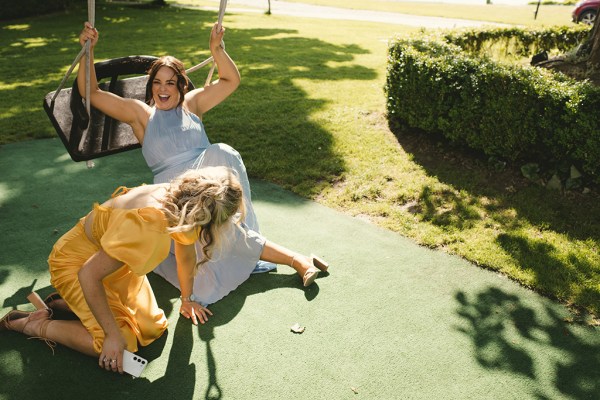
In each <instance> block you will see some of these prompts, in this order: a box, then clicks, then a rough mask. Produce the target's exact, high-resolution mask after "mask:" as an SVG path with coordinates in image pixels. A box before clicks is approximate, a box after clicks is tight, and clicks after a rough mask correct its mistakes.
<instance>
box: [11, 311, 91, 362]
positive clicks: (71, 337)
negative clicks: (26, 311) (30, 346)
mask: <svg viewBox="0 0 600 400" xmlns="http://www.w3.org/2000/svg"><path fill="white" fill-rule="evenodd" d="M11 326H12V329H13V330H15V331H17V332H23V334H25V335H27V336H31V337H39V338H42V339H48V340H51V341H53V342H56V343H60V344H62V345H63V346H67V347H70V348H71V349H73V350H76V351H79V352H80V353H83V354H86V355H88V356H94V357H95V356H97V355H98V354H97V353H96V352H95V351H94V341H93V338H92V335H90V333H89V332H88V331H87V329H85V327H84V326H83V324H82V323H81V321H61V320H52V319H50V318H49V314H48V312H47V311H46V310H38V311H34V312H33V313H32V314H31V315H30V316H29V318H22V319H19V320H15V321H11ZM44 329H45V332H42V331H43V330H44Z"/></svg>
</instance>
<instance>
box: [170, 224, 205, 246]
mask: <svg viewBox="0 0 600 400" xmlns="http://www.w3.org/2000/svg"><path fill="white" fill-rule="evenodd" d="M201 229H202V228H200V227H196V228H195V229H192V230H191V231H186V232H175V233H171V238H172V239H173V240H174V241H176V242H177V243H180V244H183V245H191V244H194V243H195V242H196V241H197V240H198V238H199V237H200V230H201Z"/></svg>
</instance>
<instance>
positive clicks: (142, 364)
mask: <svg viewBox="0 0 600 400" xmlns="http://www.w3.org/2000/svg"><path fill="white" fill-rule="evenodd" d="M146 365H148V360H146V359H145V358H142V357H140V356H138V355H137V354H134V353H131V352H129V351H127V350H124V351H123V371H125V372H127V373H128V374H130V375H132V376H134V377H136V378H137V377H139V376H140V375H141V374H142V371H143V370H144V368H146Z"/></svg>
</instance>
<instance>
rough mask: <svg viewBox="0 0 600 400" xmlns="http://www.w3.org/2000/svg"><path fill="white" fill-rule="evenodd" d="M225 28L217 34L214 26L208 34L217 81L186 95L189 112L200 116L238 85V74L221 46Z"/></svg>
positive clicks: (233, 63)
mask: <svg viewBox="0 0 600 400" xmlns="http://www.w3.org/2000/svg"><path fill="white" fill-rule="evenodd" d="M224 34H225V28H223V27H221V30H220V31H218V32H217V24H215V25H214V26H213V28H212V30H211V32H210V43H209V46H210V52H211V54H212V56H213V58H214V60H215V62H216V64H217V69H218V71H219V79H218V80H216V81H214V82H211V83H210V84H209V85H208V86H206V87H203V88H198V89H194V90H192V91H190V92H189V93H187V94H186V96H185V100H186V103H187V106H188V108H189V109H190V111H191V112H193V113H194V114H196V115H198V116H202V114H204V113H205V112H207V111H208V110H210V109H211V108H213V107H215V106H216V105H218V104H219V103H221V102H222V101H223V100H225V99H226V98H227V97H228V96H229V95H230V94H231V93H233V92H234V91H235V90H236V89H237V87H238V86H239V85H240V72H239V71H238V69H237V66H236V65H235V62H234V61H233V60H232V59H231V57H230V56H229V54H227V52H226V51H225V49H224V48H223V47H222V46H221V41H222V40H223V35H224Z"/></svg>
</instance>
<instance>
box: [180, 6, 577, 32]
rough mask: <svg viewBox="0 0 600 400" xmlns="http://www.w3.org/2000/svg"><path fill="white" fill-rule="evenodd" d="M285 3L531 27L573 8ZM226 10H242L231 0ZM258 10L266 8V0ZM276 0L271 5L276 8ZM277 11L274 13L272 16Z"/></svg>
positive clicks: (556, 21) (556, 20) (562, 18)
mask: <svg viewBox="0 0 600 400" xmlns="http://www.w3.org/2000/svg"><path fill="white" fill-rule="evenodd" d="M285 1H286V2H289V3H306V4H314V5H319V6H329V7H339V8H350V9H355V10H372V11H387V12H396V13H402V14H414V15H426V16H431V17H445V18H459V19H472V20H477V21H489V22H498V23H504V24H518V25H531V26H544V25H545V26H548V25H569V24H571V23H572V22H571V11H572V9H573V6H572V5H570V6H563V5H541V6H540V8H539V10H538V14H537V18H535V19H534V13H535V10H536V6H535V5H523V6H509V5H503V4H484V1H483V0H482V2H481V4H469V5H467V4H448V3H438V2H435V1H431V2H429V3H420V2H410V1H406V2H405V1H401V2H400V1H389V0H369V1H364V0H285ZM171 2H172V3H179V4H191V5H197V6H209V5H210V6H218V4H219V1H218V0H176V1H171ZM229 4H230V5H229V7H236V8H239V7H243V6H241V5H240V4H236V1H235V0H231V1H230V3H229ZM259 4H261V5H264V7H261V9H264V10H266V9H267V7H268V6H267V0H264V1H263V2H262V3H259ZM276 4H277V3H276V1H275V0H273V1H272V3H271V5H272V7H273V8H276ZM276 13H277V12H276V11H275V14H276Z"/></svg>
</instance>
